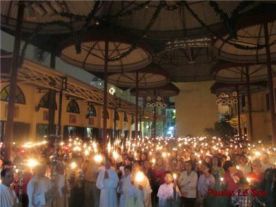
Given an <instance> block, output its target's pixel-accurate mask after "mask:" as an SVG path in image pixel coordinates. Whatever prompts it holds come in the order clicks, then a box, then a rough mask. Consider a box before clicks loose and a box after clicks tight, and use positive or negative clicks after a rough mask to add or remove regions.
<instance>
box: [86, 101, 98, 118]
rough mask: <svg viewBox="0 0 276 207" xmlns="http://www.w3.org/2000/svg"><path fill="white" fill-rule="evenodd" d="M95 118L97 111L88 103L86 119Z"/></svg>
mask: <svg viewBox="0 0 276 207" xmlns="http://www.w3.org/2000/svg"><path fill="white" fill-rule="evenodd" d="M95 116H97V111H96V109H95V107H94V105H93V104H92V103H88V109H87V115H86V117H87V118H89V117H95Z"/></svg>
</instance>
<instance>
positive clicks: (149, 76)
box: [108, 64, 169, 88]
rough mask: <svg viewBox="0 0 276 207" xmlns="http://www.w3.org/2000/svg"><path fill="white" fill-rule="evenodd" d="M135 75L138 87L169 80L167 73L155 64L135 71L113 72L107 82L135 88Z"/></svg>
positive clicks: (150, 86) (162, 83) (159, 84)
mask: <svg viewBox="0 0 276 207" xmlns="http://www.w3.org/2000/svg"><path fill="white" fill-rule="evenodd" d="M137 75H138V87H139V88H155V87H160V86H164V85H166V84H167V83H168V82H169V76H168V74H167V73H166V72H165V71H164V70H163V69H162V68H161V67H160V66H158V65H156V64H151V65H149V66H147V67H146V68H144V69H142V70H139V71H136V72H125V73H114V74H112V75H109V76H108V82H109V83H112V84H114V85H116V86H118V87H123V88H135V87H136V77H137Z"/></svg>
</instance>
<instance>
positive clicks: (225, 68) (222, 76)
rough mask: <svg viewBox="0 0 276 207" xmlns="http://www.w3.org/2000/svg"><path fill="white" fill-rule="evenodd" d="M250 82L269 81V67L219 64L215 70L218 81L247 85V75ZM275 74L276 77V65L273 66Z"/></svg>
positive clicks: (263, 65) (262, 65) (214, 73)
mask: <svg viewBox="0 0 276 207" xmlns="http://www.w3.org/2000/svg"><path fill="white" fill-rule="evenodd" d="M247 68H248V74H249V77H250V82H253V83H255V82H259V81H265V80H266V79H267V66H266V65H265V64H239V63H230V62H223V61H221V62H219V63H217V64H216V65H215V67H214V68H213V75H214V78H215V80H216V81H218V82H223V83H245V82H246V75H247ZM272 70H273V73H274V74H275V75H276V65H275V64H273V65H272Z"/></svg>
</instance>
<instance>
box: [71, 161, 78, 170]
mask: <svg viewBox="0 0 276 207" xmlns="http://www.w3.org/2000/svg"><path fill="white" fill-rule="evenodd" d="M70 168H71V169H72V170H75V169H76V168H77V163H76V162H71V163H70Z"/></svg>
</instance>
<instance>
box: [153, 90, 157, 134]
mask: <svg viewBox="0 0 276 207" xmlns="http://www.w3.org/2000/svg"><path fill="white" fill-rule="evenodd" d="M154 99H155V101H156V90H154ZM156 120H157V107H156V103H154V114H153V137H154V138H156Z"/></svg>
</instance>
